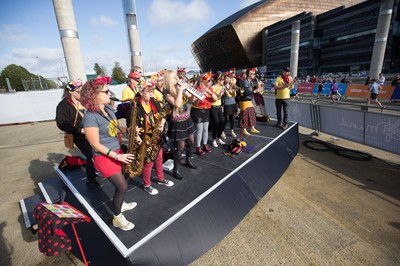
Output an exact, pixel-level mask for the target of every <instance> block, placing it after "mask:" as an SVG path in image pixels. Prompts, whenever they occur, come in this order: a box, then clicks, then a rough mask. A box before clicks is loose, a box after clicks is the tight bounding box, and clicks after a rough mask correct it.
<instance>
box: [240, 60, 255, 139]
mask: <svg viewBox="0 0 400 266" xmlns="http://www.w3.org/2000/svg"><path fill="white" fill-rule="evenodd" d="M255 74H256V69H255V68H249V69H247V70H246V78H245V79H244V80H243V81H242V85H241V87H242V90H241V92H240V97H239V107H240V115H239V127H240V128H241V130H242V132H243V134H244V135H251V134H250V133H249V132H248V131H247V129H246V128H247V127H250V132H252V133H260V131H258V130H257V129H256V128H255V125H256V121H257V118H256V111H255V110H254V106H253V103H252V99H253V93H259V89H255V90H253V87H254V86H256V85H253V80H254V78H255Z"/></svg>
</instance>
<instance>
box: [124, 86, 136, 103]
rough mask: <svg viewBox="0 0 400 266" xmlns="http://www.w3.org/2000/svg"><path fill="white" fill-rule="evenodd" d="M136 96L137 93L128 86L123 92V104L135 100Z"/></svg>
mask: <svg viewBox="0 0 400 266" xmlns="http://www.w3.org/2000/svg"><path fill="white" fill-rule="evenodd" d="M135 96H136V92H134V91H133V90H132V89H131V87H129V86H126V87H125V88H124V90H123V91H122V99H121V101H122V102H126V101H130V100H133V99H134V98H135Z"/></svg>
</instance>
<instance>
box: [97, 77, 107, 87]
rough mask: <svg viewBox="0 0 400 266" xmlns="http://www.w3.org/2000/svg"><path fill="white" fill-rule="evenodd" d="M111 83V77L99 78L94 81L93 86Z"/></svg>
mask: <svg viewBox="0 0 400 266" xmlns="http://www.w3.org/2000/svg"><path fill="white" fill-rule="evenodd" d="M110 83H111V78H110V77H97V78H96V80H95V81H94V84H93V86H97V85H104V84H110Z"/></svg>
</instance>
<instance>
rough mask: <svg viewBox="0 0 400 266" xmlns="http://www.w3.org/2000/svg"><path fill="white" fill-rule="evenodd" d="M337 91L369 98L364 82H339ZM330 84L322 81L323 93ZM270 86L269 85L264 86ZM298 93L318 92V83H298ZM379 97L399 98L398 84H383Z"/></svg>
mask: <svg viewBox="0 0 400 266" xmlns="http://www.w3.org/2000/svg"><path fill="white" fill-rule="evenodd" d="M338 85H339V93H340V94H341V95H342V96H346V97H355V98H363V99H364V98H369V96H370V91H369V86H368V85H364V84H351V83H349V84H344V83H339V84H338ZM330 86H331V83H324V88H323V90H322V94H323V95H329V94H330ZM266 88H267V89H268V88H271V87H270V86H267V87H266ZM297 92H298V93H309V94H318V83H299V84H298V85H297ZM378 97H379V99H383V100H388V101H392V100H400V85H397V86H396V87H395V86H390V85H383V86H382V90H381V91H379V96H378Z"/></svg>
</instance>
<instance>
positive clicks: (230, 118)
mask: <svg viewBox="0 0 400 266" xmlns="http://www.w3.org/2000/svg"><path fill="white" fill-rule="evenodd" d="M228 121H229V122H230V123H231V129H234V128H235V114H234V113H233V114H230V115H225V121H224V129H225V128H226V125H227V124H228Z"/></svg>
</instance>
